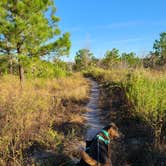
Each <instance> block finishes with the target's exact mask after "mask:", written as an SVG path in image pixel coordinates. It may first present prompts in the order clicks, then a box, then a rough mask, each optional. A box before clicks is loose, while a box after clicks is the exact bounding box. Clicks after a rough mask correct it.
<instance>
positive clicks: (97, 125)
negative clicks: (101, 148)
mask: <svg viewBox="0 0 166 166" xmlns="http://www.w3.org/2000/svg"><path fill="white" fill-rule="evenodd" d="M89 81H90V82H91V85H92V88H91V95H90V98H89V102H88V103H87V106H86V109H87V110H88V112H87V113H86V114H84V117H85V119H86V120H87V124H86V126H87V127H88V129H87V132H86V135H85V139H88V140H91V139H92V138H93V137H94V135H96V134H97V133H98V132H99V131H100V130H101V129H102V128H103V127H104V123H103V122H102V121H101V119H100V112H101V108H100V105H99V95H100V89H99V85H98V83H97V82H95V81H93V80H90V79H89Z"/></svg>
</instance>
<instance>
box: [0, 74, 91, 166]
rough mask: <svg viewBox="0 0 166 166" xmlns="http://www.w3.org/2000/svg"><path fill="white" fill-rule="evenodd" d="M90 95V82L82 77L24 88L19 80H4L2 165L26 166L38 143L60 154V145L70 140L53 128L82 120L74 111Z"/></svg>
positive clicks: (0, 91) (0, 83) (0, 92)
mask: <svg viewBox="0 0 166 166" xmlns="http://www.w3.org/2000/svg"><path fill="white" fill-rule="evenodd" d="M87 94H88V86H87V82H86V80H85V79H84V78H83V77H82V76H81V75H78V74H76V75H73V76H70V77H64V78H59V79H52V80H45V79H34V80H33V81H32V79H31V80H27V81H26V82H25V83H24V86H23V87H22V88H21V87H20V82H19V79H18V77H15V76H3V77H1V79H0V125H1V129H0V165H6V164H7V165H23V164H25V159H26V155H28V153H30V149H31V148H32V147H33V146H34V144H36V143H37V144H38V145H40V146H42V147H45V148H46V149H52V150H54V151H56V152H58V149H57V148H58V145H60V144H62V142H63V140H65V139H67V138H65V136H64V134H63V133H59V132H58V131H59V130H58V129H56V128H54V127H53V126H54V125H55V124H60V123H62V122H70V121H71V122H74V121H76V122H78V119H82V118H81V117H80V116H79V114H80V113H81V112H80V111H81V108H79V109H80V110H79V109H78V108H76V106H75V107H74V103H75V105H76V103H80V102H85V101H86V99H87ZM66 103H68V104H66ZM72 103H73V104H72ZM72 107H73V108H72ZM79 121H80V120H79ZM80 122H81V121H80ZM66 130H67V128H66ZM74 134H75V133H74ZM73 137H74V135H73ZM36 148H39V147H36ZM26 151H27V152H28V153H25V152H26Z"/></svg>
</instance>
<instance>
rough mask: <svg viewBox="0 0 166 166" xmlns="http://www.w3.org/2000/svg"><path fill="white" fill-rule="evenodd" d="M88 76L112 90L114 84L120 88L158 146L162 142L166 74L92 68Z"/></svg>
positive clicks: (164, 117)
mask: <svg viewBox="0 0 166 166" xmlns="http://www.w3.org/2000/svg"><path fill="white" fill-rule="evenodd" d="M85 74H88V75H91V76H92V77H94V78H96V79H98V80H99V81H102V82H105V83H109V84H110V88H111V87H112V85H114V84H116V85H118V86H121V87H122V88H123V89H124V90H125V94H126V96H127V99H128V100H129V102H130V103H132V108H131V110H130V111H131V112H132V114H133V115H134V116H139V117H140V118H142V119H143V120H145V121H146V122H147V123H148V124H149V125H150V126H151V127H152V128H153V129H154V133H155V136H154V137H155V141H156V143H158V142H160V139H161V137H162V136H163V134H162V131H163V130H164V126H165V124H166V73H163V72H159V71H150V70H145V69H132V70H131V69H130V70H127V69H125V70H120V69H118V70H115V69H114V70H104V69H100V68H91V69H90V70H89V71H87V72H86V73H85ZM111 84H112V85H111ZM164 135H165V134H164Z"/></svg>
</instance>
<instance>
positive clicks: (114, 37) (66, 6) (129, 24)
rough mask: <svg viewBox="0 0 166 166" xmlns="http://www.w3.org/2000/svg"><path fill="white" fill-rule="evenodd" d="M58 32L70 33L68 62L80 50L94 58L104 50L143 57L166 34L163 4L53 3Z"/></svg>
mask: <svg viewBox="0 0 166 166" xmlns="http://www.w3.org/2000/svg"><path fill="white" fill-rule="evenodd" d="M55 4H56V7H57V13H56V15H57V16H59V17H60V18H61V21H60V22H59V27H60V29H61V30H62V32H70V33H71V41H72V47H71V53H70V56H69V58H65V60H68V61H72V60H73V59H74V56H75V54H76V52H77V51H78V50H79V49H81V48H89V49H90V50H91V51H92V52H93V53H94V55H95V56H96V57H98V58H100V57H103V56H104V53H105V52H106V50H108V49H109V50H111V49H112V48H118V49H119V50H120V52H131V51H134V52H136V53H137V55H138V56H145V55H146V54H147V53H148V52H149V51H151V50H152V47H153V42H154V40H155V39H158V38H159V34H160V33H161V32H163V31H166V9H165V7H166V0H55Z"/></svg>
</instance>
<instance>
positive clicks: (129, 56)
mask: <svg viewBox="0 0 166 166" xmlns="http://www.w3.org/2000/svg"><path fill="white" fill-rule="evenodd" d="M121 61H122V63H123V64H124V65H126V66H128V67H137V66H140V65H141V59H139V58H138V57H136V54H135V53H134V52H130V53H122V55H121Z"/></svg>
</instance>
